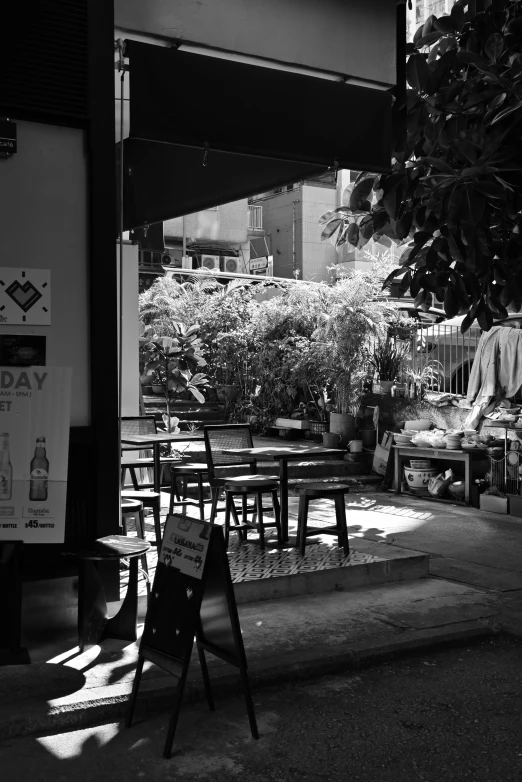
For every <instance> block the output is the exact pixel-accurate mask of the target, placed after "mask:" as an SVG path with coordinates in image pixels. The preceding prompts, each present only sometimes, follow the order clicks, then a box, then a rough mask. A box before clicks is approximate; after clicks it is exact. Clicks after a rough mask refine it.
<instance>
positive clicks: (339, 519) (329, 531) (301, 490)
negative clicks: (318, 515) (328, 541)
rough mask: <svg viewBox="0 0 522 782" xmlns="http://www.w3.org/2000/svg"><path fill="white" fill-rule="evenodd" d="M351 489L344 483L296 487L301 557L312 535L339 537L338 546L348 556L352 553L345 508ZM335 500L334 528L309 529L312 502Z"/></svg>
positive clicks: (297, 542) (297, 543)
mask: <svg viewBox="0 0 522 782" xmlns="http://www.w3.org/2000/svg"><path fill="white" fill-rule="evenodd" d="M349 491H350V487H349V486H346V484H344V483H312V484H308V486H298V487H296V494H299V495H300V497H299V516H298V521H297V541H296V545H297V547H298V548H299V553H300V554H301V556H303V555H304V553H305V543H306V538H307V537H309V536H310V535H337V544H338V546H339V547H341V546H342V547H343V549H344V553H345V555H346V556H348V554H349V553H350V547H349V545H348V530H347V528H346V511H345V507H344V495H345V494H348V492H349ZM322 499H328V500H333V501H334V503H335V520H336V524H335V526H333V527H307V520H308V506H309V504H310V500H322Z"/></svg>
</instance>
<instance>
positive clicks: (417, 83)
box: [406, 54, 430, 92]
mask: <svg viewBox="0 0 522 782" xmlns="http://www.w3.org/2000/svg"><path fill="white" fill-rule="evenodd" d="M429 76H430V69H429V68H428V63H427V62H426V58H425V57H424V55H423V54H412V55H411V56H410V57H409V59H408V63H407V65H406V78H407V79H408V82H409V83H410V84H411V86H412V87H413V89H414V90H416V92H424V90H425V87H426V83H427V81H428V79H429Z"/></svg>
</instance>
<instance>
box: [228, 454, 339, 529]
mask: <svg viewBox="0 0 522 782" xmlns="http://www.w3.org/2000/svg"><path fill="white" fill-rule="evenodd" d="M222 453H226V454H229V455H230V456H248V457H251V458H252V457H253V458H255V459H260V460H263V459H265V460H266V461H274V462H275V461H278V462H279V481H280V492H281V536H282V538H283V541H284V542H285V541H287V540H288V462H290V461H299V460H302V461H307V462H309V461H313V460H314V459H336V458H339V457H340V455H341V454H342V455H343V456H344V454H345V453H346V451H344V450H341V449H340V448H326V447H325V446H322V445H311V446H302V445H286V446H281V448H273V447H268V446H267V447H263V446H261V447H259V448H225V449H223V451H222Z"/></svg>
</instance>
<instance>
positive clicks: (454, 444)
mask: <svg viewBox="0 0 522 782" xmlns="http://www.w3.org/2000/svg"><path fill="white" fill-rule="evenodd" d="M444 439H445V440H446V448H447V449H448V451H460V445H461V442H462V437H461V436H460V434H447V435H446V437H445V438H444Z"/></svg>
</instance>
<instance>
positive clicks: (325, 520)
mask: <svg viewBox="0 0 522 782" xmlns="http://www.w3.org/2000/svg"><path fill="white" fill-rule="evenodd" d="M164 497H165V498H166V499H165V502H164V503H163V511H165V510H166V507H165V505H166V504H168V497H167V495H164ZM297 504H298V500H297V499H296V498H293V497H290V498H289V525H288V526H289V533H290V541H292V540H294V541H295V534H296V530H297ZM347 508H349V501H348V502H347ZM188 515H189V516H194V517H196V518H198V517H199V516H198V512H197V510H196V509H195V508H190V507H189V508H188ZM223 517H224V514H222V513H221V514H218V523H219V522H222V521H223ZM309 519H310V522H311V525H313V526H314V527H324V526H329V525H330V524H334V523H335V511H334V506H333V503H332V502H331V500H319V501H316V502H314V503H313V505H310V511H309ZM162 521H163V518H162ZM128 526H129V534H130V535H132V534H134V530H133V524H132V521H131V520H129V525H128ZM348 530H349V531H350V528H349V527H348ZM145 537H146V538H147V539H151V540H152V539H154V524H153V520H152V516H148V517H147V518H146V520H145ZM266 541H267V547H266V549H265V551H264V552H262V551H261V550H260V548H259V543H258V536H257V534H256V532H255V531H254V530H253V531H252V532H249V533H248V543H242V542H240V541H239V540H238V536H237V535H235V534H234V533H231V535H230V540H229V549H228V556H229V563H230V573H231V576H232V581H233V582H234V583H237V582H240V581H256V580H259V579H263V578H277V577H278V576H287V575H291V574H295V573H310V572H314V571H318V570H327V569H329V568H338V567H350V566H353V565H362V564H369V563H370V562H378V561H383V560H384V557H377V556H374V555H372V554H366V553H362V552H358V551H351V552H350V554H349V556H348V557H345V555H344V552H343V550H342V549H340V548H338V546H337V538H336V537H335V536H333V535H318V536H317V537H312V538H308V539H307V544H306V549H305V555H304V557H301V556H300V555H299V552H298V551H297V549H296V548H295V546H292V545H291V544H290V545H289V546H288V547H287V548H283V549H281V548H276V547H275V546H276V542H277V540H276V533H275V530H274V529H273V528H271V529H269V530H266ZM157 561H158V555H157V550H156V548H151V549H150V551H149V553H148V554H147V565H148V568H149V575H150V578H151V580H152V579H153V578H154V572H155V569H156V563H157ZM127 579H128V571H127V570H126V569H122V570H120V588H121V591H122V594H124V591H125V589H126V587H127ZM138 594H139V595H145V594H146V585H145V580H144V579H143V578H140V580H139V583H138Z"/></svg>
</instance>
